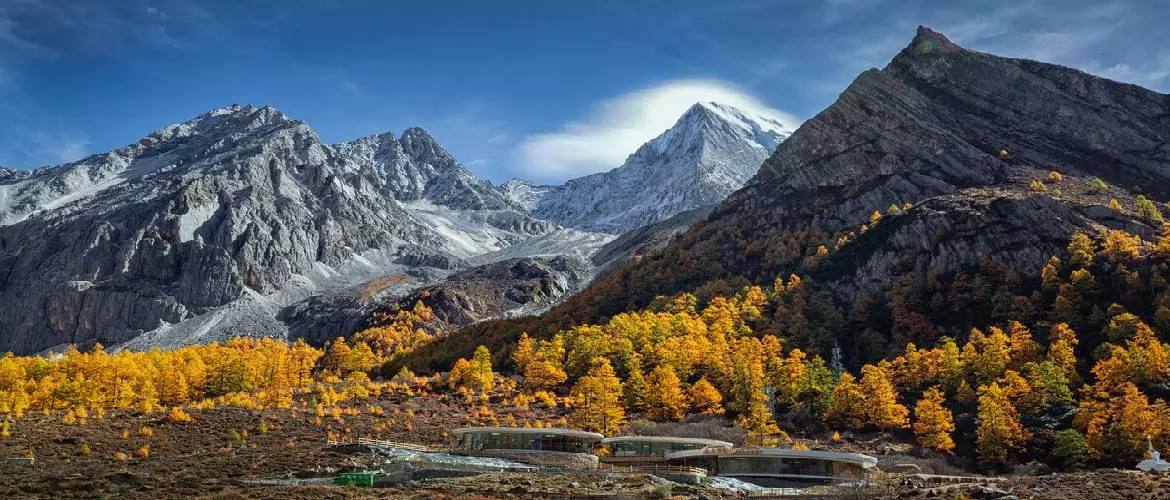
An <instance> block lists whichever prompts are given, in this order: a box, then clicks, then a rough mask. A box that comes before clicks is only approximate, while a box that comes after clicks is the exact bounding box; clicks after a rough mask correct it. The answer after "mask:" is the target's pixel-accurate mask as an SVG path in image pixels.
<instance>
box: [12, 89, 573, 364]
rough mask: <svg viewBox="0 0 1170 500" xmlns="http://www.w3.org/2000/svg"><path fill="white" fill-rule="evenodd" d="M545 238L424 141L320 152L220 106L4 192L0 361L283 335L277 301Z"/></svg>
mask: <svg viewBox="0 0 1170 500" xmlns="http://www.w3.org/2000/svg"><path fill="white" fill-rule="evenodd" d="M437 219H442V221H445V223H446V224H447V226H444V225H442V224H437V223H436V220H437ZM451 226H456V227H457V228H458V230H450V228H451ZM550 228H551V225H549V224H548V223H546V222H543V221H539V220H536V219H533V218H532V217H530V216H528V215H527V214H525V213H524V212H523V210H522V209H520V208H519V207H517V206H515V205H514V204H512V203H511V202H510V201H508V200H507V199H506V198H505V197H504V196H503V194H502V193H501V192H500V191H498V190H497V189H496V188H495V187H494V186H492V185H491V184H490V183H488V182H486V181H482V180H480V179H477V178H475V177H474V176H473V175H472V174H471V173H470V172H468V171H467V170H466V169H464V168H463V167H462V166H461V165H459V164H458V162H456V161H455V160H454V159H453V158H452V157H451V156H450V155H449V154H448V153H447V152H446V151H445V150H443V149H442V147H441V146H439V145H438V144H437V143H436V142H435V141H434V139H433V138H431V137H430V135H429V134H427V133H426V132H425V131H423V130H421V129H409V130H407V131H406V132H405V133H404V134H403V136H402V138H401V139H395V138H394V137H393V135H391V134H383V135H379V136H374V137H372V138H366V139H359V140H358V141H354V142H350V143H344V144H340V145H328V144H322V143H321V142H320V140H319V139H318V138H317V136H316V134H315V133H314V132H313V131H312V130H311V129H310V128H309V127H308V126H307V125H305V124H304V123H303V122H300V121H297V120H292V119H289V118H288V117H287V116H285V115H283V114H282V113H280V112H279V111H277V110H275V109H274V108H271V107H264V108H256V107H253V106H248V107H243V108H241V107H238V106H234V107H230V108H221V109H217V110H214V111H211V112H209V113H206V114H203V115H200V116H199V117H197V118H195V119H193V120H191V121H188V122H186V123H182V124H178V125H172V126H169V127H166V128H164V129H162V130H159V131H157V132H155V133H153V134H151V135H149V136H147V137H145V138H143V139H142V140H140V141H139V142H137V143H136V144H133V145H130V146H127V147H124V148H121V149H118V150H115V151H112V152H110V153H105V154H100V155H94V156H91V157H89V158H85V159H83V160H81V161H78V162H75V163H71V164H67V165H61V166H57V167H48V168H42V169H38V170H35V171H32V172H28V173H25V174H13V175H8V174H7V173H6V174H5V177H4V178H2V179H0V303H4V304H5V305H6V306H5V307H4V308H3V310H0V351H5V350H13V351H17V352H32V351H37V350H40V349H44V348H47V347H51V346H59V345H61V344H66V343H78V344H87V343H92V342H95V341H97V342H103V343H107V344H112V343H123V342H127V341H129V340H131V339H134V338H136V337H138V336H140V335H142V334H143V333H145V332H151V331H155V330H158V332H157V335H152V336H150V337H149V338H151V339H154V340H157V341H158V342H159V343H162V344H168V345H169V344H173V343H176V342H177V343H184V342H198V341H206V340H212V339H216V338H221V337H223V336H226V335H231V334H249V335H282V334H283V332H284V325H282V324H280V323H279V322H278V321H276V319H275V317H276V314H277V312H278V311H279V309H280V308H281V307H283V306H284V305H286V304H289V303H292V302H295V301H297V300H300V299H302V298H304V297H307V296H310V295H314V294H316V293H320V292H321V291H323V290H324V289H329V288H338V287H344V286H348V285H352V284H356V283H360V282H361V281H365V280H367V279H371V278H375V277H378V276H384V275H389V274H394V273H401V272H408V271H409V272H414V273H415V274H419V273H421V274H420V276H422V277H423V279H424V281H425V280H433V279H435V278H436V277H438V276H440V275H442V274H443V273H445V272H447V271H446V269H450V268H452V267H458V266H461V265H463V263H462V258H465V257H470V256H474V255H478V254H481V253H485V252H492V251H498V250H501V249H503V248H506V247H507V246H509V245H511V244H514V243H518V242H521V241H524V240H526V239H528V238H531V237H533V236H536V235H540V234H543V233H545V232H547V231H548V230H549V229H550ZM472 229H474V230H475V231H478V233H477V234H479V235H480V237H479V238H473V239H470V240H469V238H468V237H467V235H466V232H467V231H469V230H472ZM426 268H434V270H433V271H417V272H416V271H414V270H416V269H426ZM229 304H231V305H232V307H225V306H228V305H229ZM212 312H214V314H212V315H208V313H212ZM197 317H200V318H203V319H202V320H200V321H191V320H193V319H195V318H197ZM183 325H187V326H183ZM160 329H161V330H160Z"/></svg>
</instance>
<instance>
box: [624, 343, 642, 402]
mask: <svg viewBox="0 0 1170 500" xmlns="http://www.w3.org/2000/svg"><path fill="white" fill-rule="evenodd" d="M626 369H627V370H626V371H627V372H629V373H628V374H627V375H626V381H625V382H624V383H623V384H622V403H623V404H624V405H625V407H626V410H627V411H629V412H631V413H640V412H642V411H643V410H645V409H646V399H647V398H646V396H647V394H646V377H645V376H644V375H642V355H641V354H638V353H636V352H635V353H631V354H630V357H629V359H628V360H626Z"/></svg>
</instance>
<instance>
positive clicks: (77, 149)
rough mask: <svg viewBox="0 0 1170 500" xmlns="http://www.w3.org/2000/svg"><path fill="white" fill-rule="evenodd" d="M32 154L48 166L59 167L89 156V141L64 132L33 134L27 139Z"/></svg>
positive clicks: (80, 136)
mask: <svg viewBox="0 0 1170 500" xmlns="http://www.w3.org/2000/svg"><path fill="white" fill-rule="evenodd" d="M29 142H30V143H31V145H32V154H33V156H34V157H36V158H38V159H41V160H42V161H43V162H46V163H48V164H54V165H59V164H62V163H69V162H71V161H77V160H80V159H82V158H84V157H85V156H86V155H87V154H89V139H87V138H86V137H85V136H83V135H79V134H73V133H68V132H64V131H55V132H34V133H32V134H31V136H30V137H29Z"/></svg>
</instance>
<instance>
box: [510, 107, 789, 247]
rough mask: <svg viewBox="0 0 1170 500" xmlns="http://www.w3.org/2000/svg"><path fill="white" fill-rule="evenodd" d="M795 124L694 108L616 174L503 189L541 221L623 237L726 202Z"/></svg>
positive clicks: (750, 114)
mask: <svg viewBox="0 0 1170 500" xmlns="http://www.w3.org/2000/svg"><path fill="white" fill-rule="evenodd" d="M795 125H796V124H794V123H781V122H780V121H779V118H777V117H770V116H762V115H759V114H757V113H753V112H749V111H744V110H740V109H736V108H733V107H731V106H726V105H722V104H716V103H709V102H705V103H698V104H695V105H694V106H692V107H691V108H690V109H689V110H688V111H687V112H686V113H685V114H684V115H683V116H682V117H681V118H679V120H678V122H677V123H675V125H674V126H673V127H671V128H670V129H668V130H666V131H665V132H663V133H662V134H661V135H659V136H658V137H656V138H654V139H652V140H651V141H649V142H647V143H646V144H645V145H643V146H642V147H640V148H638V150H637V151H635V152H634V153H633V154H631V155H630V156H629V158H627V159H626V161H625V163H623V164H622V165H621V166H620V167H618V168H615V169H613V170H610V171H608V172H601V173H597V174H592V175H587V176H585V177H580V178H576V179H572V180H570V181H568V182H566V183H565V184H563V185H559V186H544V185H535V184H531V183H526V182H524V181H517V180H513V181H509V182H508V183H506V184H504V186H502V189H503V191H504V192H505V194H507V195H508V196H509V197H511V198H512V199H513V200H514V201H515V202H516V203H517V204H520V205H522V206H524V207H527V208H528V209H529V210H530V211H531V212H532V213H533V214H534V215H536V216H537V217H540V218H542V219H548V220H551V221H553V222H556V223H559V224H562V225H564V226H567V227H573V228H578V229H583V230H587V231H601V232H608V233H613V234H620V233H622V232H625V231H627V230H631V229H634V228H637V227H640V226H643V225H646V224H650V223H654V222H658V221H662V220H665V219H668V218H670V217H672V216H674V215H675V214H678V213H680V212H685V211H689V210H693V209H695V208H700V207H708V206H712V205H715V204H716V203H719V202H721V201H723V199H724V198H726V197H727V195H728V194H731V192H733V191H735V190H736V189H738V188H739V187H741V186H743V184H744V183H745V182H746V181H747V180H748V179H749V178H751V176H752V175H754V174H755V172H756V170H757V169H759V167H760V163H761V162H763V161H764V159H765V158H767V157H768V155H769V154H771V153H772V152H773V151H775V150H776V146H777V144H779V143H780V142H781V141H783V140H784V139H785V138H786V137H788V134H790V133H791V132H792V127H793V126H795Z"/></svg>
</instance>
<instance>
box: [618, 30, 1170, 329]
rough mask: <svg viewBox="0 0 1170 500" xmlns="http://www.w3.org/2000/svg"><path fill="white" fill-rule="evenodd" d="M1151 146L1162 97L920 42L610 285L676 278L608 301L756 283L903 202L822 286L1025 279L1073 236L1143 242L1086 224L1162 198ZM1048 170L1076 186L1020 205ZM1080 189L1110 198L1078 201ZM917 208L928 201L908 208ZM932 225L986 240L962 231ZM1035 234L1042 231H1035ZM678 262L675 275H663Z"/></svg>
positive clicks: (1166, 157) (940, 41)
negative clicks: (963, 273) (1007, 270)
mask: <svg viewBox="0 0 1170 500" xmlns="http://www.w3.org/2000/svg"><path fill="white" fill-rule="evenodd" d="M1167 139H1170V100H1168V98H1167V96H1166V95H1164V94H1159V93H1156V92H1152V91H1149V90H1145V89H1142V88H1140V87H1137V86H1134V85H1126V84H1121V83H1117V82H1112V81H1109V80H1105V79H1102V78H1098V77H1094V76H1092V75H1088V74H1085V73H1082V72H1079V71H1076V70H1072V69H1068V68H1063V67H1059V66H1055V65H1050V64H1045V63H1039V62H1034V61H1026V60H1016V59H1005V58H1000V57H996V56H992V55H989V54H984V53H979V52H975V51H969V50H965V49H962V48H960V47H958V46H957V45H954V44H953V43H951V42H950V41H948V40H947V39H946V38H945V37H943V36H942V35H940V34H938V33H935V32H932V31H930V30H928V29H926V28H923V29H921V30H920V31H919V33H918V35H917V36H916V37H915V39H914V40H913V41H912V43H911V44H910V45H909V46H908V47H907V48H906V49H905V50H903V51H902V52H901V53H900V54H899V55H898V56H897V57H896V58H895V59H894V60H893V61H892V62H891V63H890V64H889V65H888V66H887V67H886V68H885V69H883V70H881V71H878V70H870V71H867V72H865V73H863V74H862V75H861V76H859V77H858V78H857V79H856V80H855V81H854V82H853V84H852V85H850V86H849V88H848V89H846V91H845V92H844V93H843V94H842V95H841V97H840V98H839V99H838V101H837V102H836V103H834V104H833V105H832V106H830V107H829V108H828V109H826V110H825V111H823V112H821V113H820V114H818V115H817V116H816V117H814V118H813V119H811V120H809V121H808V122H806V123H805V124H804V125H803V126H802V127H801V128H800V129H799V130H798V131H797V132H796V133H794V134H793V135H792V137H790V138H789V139H788V140H787V141H785V142H784V143H783V144H782V145H781V147H780V149H779V150H778V151H777V152H776V154H775V155H773V156H772V157H771V158H769V159H768V161H767V162H765V163H764V165H763V167H761V169H760V172H759V173H758V174H757V175H756V177H755V178H753V179H752V181H751V182H749V183H748V184H747V185H746V186H745V187H744V188H743V189H742V190H740V191H739V192H737V193H735V194H734V195H732V196H731V197H730V198H729V199H728V200H727V201H726V202H725V203H723V204H721V205H720V206H719V207H718V208H716V210H715V211H714V213H713V214H712V216H711V217H710V218H708V219H707V220H706V221H704V222H703V223H700V224H698V225H696V226H695V227H693V228H692V229H691V230H690V231H689V232H688V234H687V235H686V236H685V237H684V238H683V239H682V240H680V241H679V242H678V244H677V245H672V246H671V247H670V248H668V249H667V250H666V251H665V252H664V253H663V254H662V255H659V256H657V257H655V258H654V264H651V265H647V263H645V262H643V263H642V264H640V265H639V266H640V267H641V269H638V270H633V269H627V270H626V271H625V273H626V274H628V273H634V274H640V273H642V272H650V271H649V269H651V268H653V269H659V270H661V269H663V268H664V267H666V266H669V267H671V268H674V269H682V271H679V272H672V273H670V274H671V279H667V280H663V281H659V282H657V283H647V286H646V287H645V288H639V289H629V290H624V291H623V292H624V293H623V295H626V294H629V295H628V296H629V297H631V298H634V299H635V301H636V302H639V303H645V301H647V300H649V299H650V298H652V296H654V295H657V294H660V293H664V292H665V293H671V292H674V291H679V290H683V289H687V288H691V287H695V286H699V285H701V284H703V283H705V282H707V281H710V280H712V279H720V278H729V277H737V276H738V277H742V278H746V279H748V280H750V281H763V280H770V279H771V278H772V277H774V276H777V275H780V274H783V273H785V272H787V271H791V270H793V269H794V267H793V266H794V265H798V264H800V263H801V261H802V259H803V258H804V257H806V256H808V255H812V254H813V253H815V251H816V248H817V247H818V246H819V245H821V244H826V243H827V244H828V245H829V247H830V248H831V247H832V245H833V241H834V239H835V238H833V236H834V235H838V234H840V233H847V232H849V231H854V230H856V229H857V228H859V227H860V226H862V225H863V224H868V223H869V222H870V216H871V214H872V213H873V212H874V211H875V210H877V211H882V212H887V211H888V207H890V206H891V205H894V206H899V207H901V206H903V205H905V204H907V203H909V204H911V205H912V208H911V209H910V210H908V211H906V213H904V214H902V215H899V216H896V217H893V218H892V219H893V220H891V221H887V222H888V224H886V223H883V225H892V224H894V223H897V224H899V225H903V224H912V221H917V224H919V225H920V226H919V227H918V228H917V229H907V230H906V233H909V234H906V233H903V236H904V237H903V238H899V239H895V240H886V241H873V240H876V239H878V237H877V236H874V235H863V237H860V238H858V241H855V243H856V244H857V245H856V246H858V247H860V246H862V243H863V242H862V241H861V240H866V241H865V242H864V243H865V244H866V245H870V248H868V249H867V250H866V251H863V252H858V251H856V250H855V251H854V252H857V253H859V255H858V254H852V255H851V257H850V259H852V261H851V262H849V263H846V264H842V265H841V266H843V268H844V270H842V271H840V272H839V273H838V276H840V277H842V278H844V277H848V278H850V279H852V280H854V284H855V286H857V287H861V288H872V287H873V286H875V285H876V284H877V283H881V282H883V281H885V280H889V279H891V278H894V277H896V276H897V275H896V274H895V268H898V267H901V266H900V265H899V263H898V262H897V260H898V259H896V258H894V256H896V255H899V254H901V253H902V252H903V251H906V252H913V253H914V255H913V257H912V259H914V262H915V264H916V265H915V266H912V269H919V270H922V269H926V268H929V267H935V268H938V270H940V271H942V272H947V271H952V270H954V269H955V268H956V267H957V266H959V265H961V264H965V263H973V262H974V261H975V260H976V259H977V257H978V256H980V255H986V256H992V257H995V258H998V259H1003V260H1004V261H1007V262H1012V263H1014V264H1016V267H1017V268H1018V269H1019V270H1020V272H1022V273H1024V274H1025V275H1031V276H1035V274H1036V273H1037V272H1038V271H1039V269H1040V267H1041V266H1042V265H1043V259H1045V258H1046V257H1047V255H1053V254H1059V253H1060V252H1061V251H1062V248H1063V247H1064V245H1065V244H1066V243H1067V241H1068V236H1069V234H1070V232H1071V230H1073V229H1074V228H1081V229H1085V230H1092V231H1091V232H1092V233H1093V234H1096V232H1097V231H1096V229H1097V228H1100V227H1102V226H1109V227H1124V228H1127V229H1130V230H1132V231H1135V232H1138V233H1139V234H1140V233H1145V234H1147V235H1149V234H1151V233H1152V232H1153V231H1154V230H1155V228H1152V227H1149V226H1146V225H1144V224H1141V223H1140V222H1136V221H1133V217H1132V215H1133V214H1132V213H1130V214H1126V213H1117V212H1113V211H1110V210H1102V209H1103V208H1105V207H1104V206H1103V205H1106V204H1108V202H1109V200H1110V198H1111V197H1114V198H1118V199H1120V200H1121V201H1123V202H1127V203H1125V204H1126V205H1127V206H1132V200H1133V199H1134V196H1135V194H1136V193H1146V194H1147V195H1151V194H1152V195H1154V196H1155V197H1157V198H1158V199H1164V198H1165V197H1166V196H1167V194H1168V193H1170V191H1168V189H1170V184H1168V183H1167V181H1168V180H1170V143H1168V142H1167ZM1001 151H1003V153H1004V154H1003V155H1001ZM1049 170H1055V171H1059V172H1061V173H1063V174H1064V176H1065V177H1066V178H1067V179H1068V180H1067V182H1068V183H1069V184H1072V185H1074V186H1081V187H1074V188H1072V189H1069V190H1068V191H1069V192H1068V193H1065V194H1062V195H1054V193H1044V194H1041V193H1034V192H1031V191H1030V188H1029V186H1030V183H1031V181H1032V180H1033V179H1043V178H1045V175H1046V174H1047V173H1048V171H1049ZM1092 177H1099V178H1101V179H1103V180H1105V181H1106V182H1108V183H1109V184H1110V185H1113V186H1116V187H1115V188H1114V190H1113V191H1112V192H1110V193H1100V194H1091V193H1088V189H1087V182H1086V181H1087V180H1088V179H1089V178H1092ZM931 199H937V200H938V201H932V202H930V203H924V202H925V201H927V200H931ZM1005 205H1006V206H1005ZM948 218H951V219H953V218H957V219H959V220H961V221H972V222H975V223H976V224H984V225H986V226H988V227H1000V230H999V231H989V230H986V229H985V230H983V231H968V228H966V227H964V226H963V225H961V224H956V223H955V222H957V221H952V222H947V221H946V219H948ZM1043 220H1049V221H1056V222H1057V223H1056V224H1055V225H1053V224H1045V225H1042V226H1040V227H1037V226H1036V225H1035V223H1036V222H1038V221H1043ZM895 221H896V222H895ZM1143 226H1144V227H1143ZM887 230H888V231H893V229H892V228H888V227H887ZM781 241H783V242H784V243H785V246H783V247H778V246H777V245H776V243H780V242H781ZM683 255H685V256H686V261H685V263H684V262H678V261H675V259H678V258H680V257H682V256H683ZM631 267H632V266H631ZM839 267H840V266H839ZM858 279H859V280H860V282H856V280H858ZM607 310H608V309H607Z"/></svg>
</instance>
